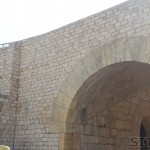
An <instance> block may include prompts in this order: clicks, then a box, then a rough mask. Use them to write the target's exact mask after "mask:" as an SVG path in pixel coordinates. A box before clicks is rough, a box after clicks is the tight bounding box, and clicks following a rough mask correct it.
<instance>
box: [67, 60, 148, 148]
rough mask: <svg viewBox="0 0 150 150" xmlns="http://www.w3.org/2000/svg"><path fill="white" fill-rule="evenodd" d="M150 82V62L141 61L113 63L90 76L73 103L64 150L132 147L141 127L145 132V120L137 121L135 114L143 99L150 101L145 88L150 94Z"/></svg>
mask: <svg viewBox="0 0 150 150" xmlns="http://www.w3.org/2000/svg"><path fill="white" fill-rule="evenodd" d="M149 83H150V66H149V65H148V64H144V63H138V62H122V63H117V64H113V65H110V66H107V67H105V68H103V69H101V70H100V71H98V72H96V73H95V74H93V75H92V76H91V77H89V78H88V79H87V80H86V81H85V82H84V84H83V85H82V86H81V87H80V89H79V90H78V92H77V93H76V95H75V97H74V99H73V101H72V103H71V106H70V109H69V112H68V115H67V119H66V134H65V137H64V150H88V149H92V150H99V149H112V150H120V149H121V150H125V149H131V147H130V141H129V139H130V138H131V137H132V136H133V135H136V136H138V135H139V131H140V129H141V133H140V137H142V136H143V135H144V131H143V129H144V128H143V124H144V123H142V125H141V123H139V124H138V125H137V124H136V123H137V122H136V121H135V120H134V118H137V117H138V115H137V114H136V113H135V112H136V108H137V107H139V103H140V102H141V103H142V101H144V104H145V101H146V100H145V99H144V98H143V97H142V92H143V93H144V92H145V91H148V92H145V93H146V97H150V94H149V93H150V92H149V91H150V84H149ZM143 99H144V100H143ZM146 102H147V103H148V105H147V106H150V105H149V101H148V100H147V101H146ZM144 107H145V105H144ZM133 116H136V117H133ZM140 125H141V126H142V127H140ZM134 126H138V127H137V128H138V130H135V132H134V131H133V130H134ZM148 132H149V131H147V130H146V131H145V133H148ZM145 136H146V135H145ZM142 150H143V149H142Z"/></svg>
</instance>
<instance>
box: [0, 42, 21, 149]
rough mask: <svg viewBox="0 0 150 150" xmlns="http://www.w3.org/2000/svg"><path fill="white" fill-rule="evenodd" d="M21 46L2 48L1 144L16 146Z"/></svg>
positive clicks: (0, 93) (10, 45) (0, 66)
mask: <svg viewBox="0 0 150 150" xmlns="http://www.w3.org/2000/svg"><path fill="white" fill-rule="evenodd" d="M19 68H20V46H19V44H17V43H11V44H9V46H8V47H3V48H0V144H1V145H2V144H6V145H9V146H11V147H13V146H14V139H15V129H16V126H15V124H16V107H17V97H18V85H19V73H20V70H19Z"/></svg>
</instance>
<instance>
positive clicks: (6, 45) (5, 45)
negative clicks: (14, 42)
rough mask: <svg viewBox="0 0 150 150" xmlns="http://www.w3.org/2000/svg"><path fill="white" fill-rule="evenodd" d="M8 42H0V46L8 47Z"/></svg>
mask: <svg viewBox="0 0 150 150" xmlns="http://www.w3.org/2000/svg"><path fill="white" fill-rule="evenodd" d="M8 46H9V43H4V44H0V48H4V47H8Z"/></svg>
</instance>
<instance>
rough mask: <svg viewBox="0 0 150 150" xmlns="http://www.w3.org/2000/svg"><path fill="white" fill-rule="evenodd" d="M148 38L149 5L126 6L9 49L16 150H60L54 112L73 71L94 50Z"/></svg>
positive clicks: (139, 0)
mask: <svg viewBox="0 0 150 150" xmlns="http://www.w3.org/2000/svg"><path fill="white" fill-rule="evenodd" d="M149 35H150V1H149V0H129V1H127V2H125V3H123V4H121V5H118V6H116V7H113V8H110V9H108V10H106V11H103V12H100V13H97V14H95V15H92V16H89V17H87V18H85V19H82V20H79V21H77V22H75V23H72V24H69V25H67V26H64V27H62V28H60V29H57V30H54V31H52V32H49V33H46V34H43V35H41V36H37V37H33V38H30V39H26V40H23V41H19V42H17V46H15V45H13V47H14V48H13V50H15V51H14V52H15V53H13V54H14V55H12V56H13V58H14V59H13V60H11V62H12V66H13V67H12V68H13V69H12V71H10V72H13V73H11V75H10V72H9V73H8V74H9V76H11V77H10V79H9V81H10V82H9V85H8V83H6V85H7V88H8V87H10V88H8V89H9V91H10V93H11V94H14V97H15V98H16V106H17V107H16V108H17V109H16V120H15V138H13V139H14V143H15V149H16V150H17V149H18V150H19V149H23V150H31V149H32V150H34V149H36V150H58V149H59V146H58V145H59V141H60V136H59V134H60V133H59V132H56V131H55V132H52V131H51V127H52V115H53V111H52V110H54V109H55V108H54V103H55V101H56V97H57V94H58V92H59V89H60V87H61V85H62V84H63V82H64V81H65V79H66V77H67V75H68V73H69V72H70V70H71V69H72V67H73V66H74V65H75V64H76V63H77V62H78V61H80V60H81V59H82V58H83V57H84V56H86V55H87V54H88V53H90V52H91V51H92V50H93V49H94V48H95V47H99V46H102V45H105V44H106V43H109V42H111V41H113V40H115V39H118V38H122V37H132V36H149ZM9 48H11V47H9ZM9 48H8V51H9ZM20 51H21V54H20ZM10 54H11V53H10ZM1 55H4V54H3V53H2V54H0V57H1ZM6 56H7V57H8V56H9V55H6ZM20 57H21V64H20ZM106 57H110V56H106ZM4 58H5V57H4V56H2V60H3V59H4ZM0 61H1V59H0ZM7 61H8V62H9V61H10V59H9V60H8V58H7ZM91 61H94V60H91ZM89 63H90V61H89ZM19 65H20V67H19ZM3 72H7V71H6V70H4V71H3ZM19 72H20V74H19ZM14 74H16V75H14ZM19 76H20V77H19ZM12 77H13V78H12ZM12 79H13V81H14V82H12ZM1 85H3V84H1ZM14 87H16V88H14ZM3 88H4V87H3ZM7 88H6V89H7ZM18 88H19V91H18ZM17 93H18V94H19V97H18V98H17ZM58 124H59V122H58Z"/></svg>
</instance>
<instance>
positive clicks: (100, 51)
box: [50, 36, 150, 137]
mask: <svg viewBox="0 0 150 150" xmlns="http://www.w3.org/2000/svg"><path fill="white" fill-rule="evenodd" d="M149 41H150V37H144V36H134V37H126V38H120V39H116V40H114V41H112V42H110V43H108V44H106V45H104V46H97V47H94V48H92V51H91V52H90V53H89V54H88V55H86V56H85V57H84V58H83V59H82V60H80V61H79V62H78V63H77V64H75V65H74V66H73V67H72V69H71V71H70V72H69V74H68V76H67V78H66V80H65V81H64V83H63V84H62V86H61V88H60V90H59V92H58V95H57V98H56V100H55V102H54V105H53V111H52V118H51V120H52V121H51V125H50V132H51V133H65V132H66V131H65V127H66V118H67V114H68V111H69V109H70V105H71V103H72V100H73V98H74V96H75V94H76V93H77V91H78V90H79V88H80V87H81V85H82V84H83V83H84V81H86V79H88V78H89V77H90V76H91V75H92V74H94V73H95V72H97V71H99V70H100V69H102V68H104V67H106V66H109V65H111V64H115V63H119V62H124V61H137V62H142V63H148V64H149V59H150V44H149ZM62 137H63V135H62Z"/></svg>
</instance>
